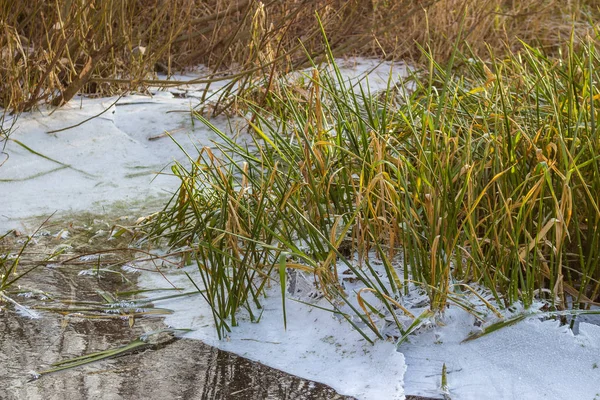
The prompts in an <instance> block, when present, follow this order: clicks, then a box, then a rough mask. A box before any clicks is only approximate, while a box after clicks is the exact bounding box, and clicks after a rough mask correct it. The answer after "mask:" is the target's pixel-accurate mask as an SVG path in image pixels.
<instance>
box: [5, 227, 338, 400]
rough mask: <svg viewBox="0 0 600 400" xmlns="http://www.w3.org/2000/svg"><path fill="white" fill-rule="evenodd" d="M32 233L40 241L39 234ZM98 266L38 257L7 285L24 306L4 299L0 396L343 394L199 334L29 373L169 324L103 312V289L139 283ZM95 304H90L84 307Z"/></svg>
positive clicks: (47, 399) (127, 272)
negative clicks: (207, 340)
mask: <svg viewBox="0 0 600 400" xmlns="http://www.w3.org/2000/svg"><path fill="white" fill-rule="evenodd" d="M51 237H52V236H47V237H46V238H51ZM48 240H49V239H46V241H48ZM38 241H40V242H41V241H44V239H43V238H38ZM53 242H54V241H53ZM41 248H42V246H41V245H32V247H30V248H29V250H28V253H29V254H32V255H33V254H35V253H36V252H38V251H40V250H41ZM44 251H45V250H44ZM28 257H29V256H28ZM66 258H67V257H63V259H66ZM106 260H107V261H108V260H109V258H107V259H106ZM90 262H91V265H90ZM86 264H87V265H86ZM100 264H101V272H100V274H99V275H96V274H94V273H93V270H94V268H97V266H98V262H97V261H94V260H89V259H88V258H83V259H79V258H77V259H76V260H73V261H72V262H69V263H67V264H66V265H58V264H56V263H50V264H49V265H41V266H40V267H39V268H38V269H36V270H35V271H34V273H32V274H30V275H29V276H28V277H25V278H23V279H22V280H21V281H20V282H19V285H18V286H14V287H13V288H12V289H11V290H10V291H9V292H7V295H9V296H10V297H11V298H12V299H14V300H15V301H17V302H18V303H19V304H20V305H21V306H23V307H27V308H21V307H19V308H14V307H12V306H11V305H10V304H7V303H0V306H2V307H3V309H2V311H1V312H0V377H2V380H3V384H2V387H1V388H0V399H3V400H13V399H14V400H21V399H28V400H38V399H39V400H53V399H56V400H63V399H69V398H71V399H103V400H105V399H128V400H136V399H140V400H142V399H143V400H146V399H223V400H225V399H273V400H275V399H290V400H291V399H307V400H308V399H345V398H347V397H344V396H341V395H338V394H337V393H336V392H335V391H334V390H333V389H331V388H329V387H327V386H325V385H323V384H321V383H317V382H314V381H310V380H306V379H302V378H299V377H296V376H293V375H290V374H287V373H284V372H282V371H279V370H276V369H273V368H269V367H267V366H265V365H263V364H260V363H256V362H252V361H249V360H247V359H244V358H242V357H239V356H237V355H235V354H233V353H230V352H226V351H222V350H219V349H217V348H215V347H211V346H208V345H206V344H204V343H202V342H200V341H197V340H190V339H176V338H173V337H167V338H166V340H164V339H163V340H159V341H157V342H151V341H149V343H148V344H147V345H144V346H141V347H139V348H138V349H136V350H134V351H130V352H125V353H123V354H122V355H121V356H120V357H118V358H112V359H107V360H103V361H97V362H94V363H90V364H86V365H83V366H80V367H76V368H71V369H66V370H63V371H58V372H54V373H50V374H48V375H43V376H41V377H39V378H38V379H37V380H31V378H32V376H33V374H34V372H35V373H40V372H42V371H44V370H46V369H49V368H52V367H51V364H53V363H57V362H60V361H63V360H68V359H72V358H74V357H79V356H84V355H89V354H92V353H95V352H99V351H104V350H108V349H115V348H119V347H120V346H124V345H127V344H128V343H131V342H132V341H133V340H135V339H136V338H137V337H139V336H140V335H143V334H145V333H148V332H154V331H157V330H159V329H163V328H165V325H164V323H163V322H162V319H161V318H146V317H139V318H135V321H134V322H135V323H134V324H133V326H132V327H131V326H130V319H129V318H128V317H123V318H119V316H118V313H119V312H118V311H117V310H115V313H116V314H117V315H110V314H105V315H102V313H101V310H102V308H101V307H97V306H96V307H91V305H92V304H96V303H103V297H101V296H100V295H99V293H100V291H102V293H109V294H113V295H114V294H115V293H117V292H119V291H124V290H130V289H135V285H133V283H134V282H135V280H136V276H137V273H135V272H132V270H131V269H127V268H124V270H122V269H120V268H114V267H113V268H112V270H113V271H115V272H120V273H122V275H120V274H118V273H109V272H102V270H103V269H105V267H107V266H106V265H104V262H101V263H100ZM24 265H26V266H27V267H29V266H30V265H31V264H28V263H24ZM81 271H83V273H82V272H81ZM127 280H130V281H131V283H128V282H127ZM77 302H82V303H77ZM83 304H87V305H86V306H84V305H83ZM157 307H158V306H157ZM91 308H95V311H93V312H92V311H90V309H91ZM49 309H62V311H49ZM120 311H121V312H125V310H120ZM137 311H140V310H137ZM32 317H36V318H32ZM110 317H117V318H110Z"/></svg>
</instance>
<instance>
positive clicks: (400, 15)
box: [0, 0, 600, 111]
mask: <svg viewBox="0 0 600 400" xmlns="http://www.w3.org/2000/svg"><path fill="white" fill-rule="evenodd" d="M594 3H595V1H594V0H522V1H520V0H519V1H517V0H490V1H479V0H370V1H365V0H350V1H345V0H270V1H269V0H264V1H262V2H261V1H257V0H209V1H206V0H54V1H46V0H30V1H26V2H24V1H14V0H0V32H1V34H0V106H1V107H3V108H5V109H11V110H15V111H22V110H28V109H31V108H32V107H35V106H36V105H37V104H39V103H40V102H44V101H46V102H52V103H53V104H54V105H61V104H62V103H64V102H66V101H68V100H69V99H70V98H71V97H72V96H73V95H75V94H76V93H79V92H83V93H87V94H98V95H106V94H114V93H122V92H124V91H127V90H140V89H143V88H144V86H145V85H148V84H149V83H150V82H152V81H153V80H155V79H156V72H162V73H167V74H168V73H171V72H173V71H177V70H181V69H184V68H188V67H191V66H194V65H197V64H200V63H202V64H206V65H209V66H210V67H212V68H213V69H215V70H223V69H228V68H231V69H237V70H241V71H244V70H252V71H253V73H256V72H258V73H259V74H261V75H268V74H271V73H272V72H273V71H275V70H276V69H277V70H286V69H289V68H291V67H296V66H299V65H302V64H303V63H305V62H306V60H307V54H309V55H310V56H312V57H315V56H318V55H319V54H320V53H321V52H322V49H323V47H322V46H323V44H322V38H321V35H320V33H319V27H318V24H317V22H316V18H315V14H316V13H318V14H319V16H320V18H321V20H322V21H323V25H324V27H325V29H326V32H327V35H328V37H329V40H330V43H331V48H332V50H333V52H334V54H335V55H336V56H344V55H348V54H361V55H369V56H380V57H381V56H383V57H386V58H395V59H412V60H413V61H418V59H419V57H420V56H421V54H422V53H421V52H420V50H419V46H420V45H423V44H425V43H427V46H429V47H430V48H431V51H432V52H433V53H434V54H435V55H436V56H437V57H438V59H440V60H442V59H444V58H445V57H448V56H449V55H450V51H451V49H452V44H453V42H454V40H455V38H456V36H457V34H458V32H459V31H460V30H461V27H462V28H464V30H465V32H466V33H467V41H468V42H469V43H470V45H471V46H472V47H473V51H474V52H475V53H476V54H481V55H483V54H488V52H487V51H486V46H488V45H489V46H490V47H491V48H492V50H493V52H494V53H499V52H501V51H503V50H505V49H506V48H509V49H511V50H513V51H514V50H515V48H516V47H518V46H519V41H518V39H523V40H525V41H527V42H529V43H532V42H537V43H538V44H539V45H540V46H542V47H543V48H544V49H546V50H547V51H557V50H559V49H561V47H562V46H563V45H564V44H565V43H566V42H567V40H566V39H567V38H568V36H569V34H570V32H571V30H572V29H573V28H575V30H576V31H577V32H578V34H581V35H583V34H585V32H586V31H588V30H590V29H593V27H594V21H597V20H598V18H597V17H598V16H599V15H600V11H599V10H598V6H597V5H595V4H594Z"/></svg>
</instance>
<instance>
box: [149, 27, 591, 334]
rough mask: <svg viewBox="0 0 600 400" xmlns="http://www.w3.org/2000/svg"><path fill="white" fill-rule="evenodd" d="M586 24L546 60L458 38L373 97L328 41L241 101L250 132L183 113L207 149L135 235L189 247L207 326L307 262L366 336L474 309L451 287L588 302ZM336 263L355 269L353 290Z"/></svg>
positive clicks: (232, 316)
mask: <svg viewBox="0 0 600 400" xmlns="http://www.w3.org/2000/svg"><path fill="white" fill-rule="evenodd" d="M596 39H597V37H596V38H587V39H575V37H574V36H572V37H571V41H570V43H569V46H568V50H567V52H566V53H564V54H562V56H561V57H555V58H553V57H549V56H547V55H546V54H545V53H544V51H543V50H541V49H540V48H536V47H532V46H529V45H527V44H525V43H523V48H522V50H521V51H520V52H517V53H510V54H509V55H508V56H507V57H503V58H494V57H492V59H491V61H485V60H483V59H481V58H478V57H477V56H476V55H474V54H473V53H472V52H468V51H467V52H465V53H463V52H459V51H458V46H455V47H454V50H455V51H454V52H453V54H452V55H451V57H450V60H449V61H448V62H447V63H445V64H438V62H436V58H435V56H434V55H433V54H431V53H427V52H425V53H424V54H425V56H426V57H427V58H428V60H429V61H428V66H427V68H426V69H424V70H422V71H420V72H418V73H415V74H413V75H412V76H411V77H410V78H409V79H407V80H405V81H403V82H399V83H397V84H395V85H392V80H391V79H390V85H389V87H388V89H387V90H386V91H384V92H383V93H377V94H375V93H370V92H369V88H368V86H364V85H363V86H361V85H359V86H355V87H352V86H350V85H349V84H348V83H347V82H346V81H345V80H344V78H343V76H342V75H341V72H340V70H339V69H338V68H337V66H336V65H335V63H334V62H333V58H332V53H331V52H329V53H328V54H329V60H328V61H329V63H328V66H329V68H326V69H317V68H316V66H314V67H315V68H314V69H313V70H312V72H311V73H307V74H306V75H305V77H304V82H305V85H304V87H298V85H299V84H298V83H297V82H296V83H295V84H285V83H282V84H280V85H278V86H277V90H272V91H270V92H269V93H268V94H267V96H266V97H265V101H264V102H263V103H261V104H260V105H258V104H256V103H250V104H248V107H249V109H250V110H252V116H251V117H248V124H249V127H250V129H251V131H252V133H253V135H254V138H255V142H254V144H253V146H248V145H243V144H239V143H237V142H235V141H234V140H233V139H231V138H230V137H229V136H228V135H226V134H225V133H222V132H220V131H219V130H218V129H217V128H216V127H214V126H213V125H212V124H211V123H210V121H208V120H206V119H204V118H203V117H202V116H200V115H197V117H198V118H199V119H200V120H201V121H202V122H204V123H205V124H206V125H207V126H209V127H210V128H211V129H213V130H214V131H215V132H216V133H217V134H218V135H219V136H220V137H221V139H222V142H221V144H219V145H218V147H219V153H217V152H214V151H211V150H210V149H208V148H203V149H199V151H198V155H194V156H193V157H192V156H190V157H189V161H190V162H189V165H184V164H176V165H175V166H174V167H173V169H172V171H173V173H174V175H176V176H177V177H179V178H180V180H181V186H180V188H179V190H178V192H177V193H176V195H175V196H174V197H173V198H172V200H171V201H170V202H169V204H167V206H166V207H165V209H164V211H163V212H161V213H159V214H157V215H156V216H155V220H154V225H152V226H151V227H150V228H151V231H150V232H151V236H152V237H154V238H166V239H168V240H169V243H170V245H171V246H173V247H178V248H181V247H183V248H186V249H189V256H188V257H189V259H190V260H193V261H194V262H196V263H197V265H198V268H199V272H200V275H201V277H202V281H203V282H202V284H203V286H204V288H203V289H205V291H204V292H202V294H203V296H204V298H205V299H206V301H208V303H209V304H210V305H211V307H212V310H213V313H214V318H215V322H216V324H217V329H218V330H219V333H220V334H223V333H225V332H227V331H229V330H230V329H231V326H235V325H236V324H237V319H236V315H237V313H238V312H239V311H240V310H241V309H245V310H247V313H248V314H249V315H250V318H251V319H253V320H259V319H260V309H261V299H262V295H263V293H264V292H265V289H266V287H268V286H269V285H270V284H271V282H272V281H276V280H277V276H279V284H281V285H283V286H285V285H286V282H285V280H286V275H285V274H284V273H282V272H283V271H285V270H286V269H297V270H299V271H302V272H304V273H308V274H312V275H313V276H314V279H315V282H316V284H317V286H318V288H319V290H320V291H321V293H322V294H323V295H324V296H325V298H327V299H328V300H329V301H330V302H331V306H332V310H333V311H334V312H336V313H339V314H340V315H341V316H343V317H344V318H345V319H346V320H347V321H349V322H350V323H351V324H352V325H353V326H354V327H355V328H356V329H357V330H358V331H359V332H360V333H361V334H362V335H363V336H364V337H365V338H367V339H368V340H372V338H374V337H382V333H381V330H380V327H378V325H377V323H376V322H375V321H374V320H373V318H372V317H373V316H376V315H378V316H384V317H388V320H393V321H394V322H393V324H395V326H396V327H397V329H398V332H399V335H401V336H402V337H403V338H404V337H406V335H407V334H408V333H410V331H411V330H412V329H414V328H415V327H416V326H418V324H419V322H420V321H422V320H423V319H424V318H426V317H428V316H430V315H432V314H435V313H443V311H444V310H445V308H446V306H447V304H448V303H449V302H453V303H455V304H456V305H458V306H460V307H463V308H466V309H467V310H468V311H471V312H474V308H473V307H472V306H470V305H469V304H465V302H464V299H463V296H461V293H464V292H465V291H467V292H471V293H473V294H474V295H475V296H476V297H478V298H479V299H480V300H482V301H483V303H484V304H485V305H486V306H487V307H488V309H489V310H490V311H493V312H494V313H495V314H496V315H500V313H499V312H498V308H504V307H507V306H510V305H511V304H514V303H515V302H522V303H523V304H524V305H525V307H529V306H530V305H531V304H532V303H533V302H534V301H537V300H542V301H544V302H546V304H548V306H549V307H550V309H551V310H562V309H565V308H569V307H571V308H580V307H583V308H586V307H589V306H590V305H592V304H598V301H599V300H600V266H599V260H600V257H599V254H598V252H599V249H600V247H599V246H598V238H599V237H600V236H599V235H598V232H599V229H600V209H599V206H598V194H599V193H600V174H599V172H600V171H598V168H599V167H598V166H599V165H600V163H599V162H598V161H599V160H598V158H599V157H600V155H599V154H600V152H599V150H600V149H599V146H600V137H599V134H598V127H597V120H598V106H599V105H600V103H599V101H600V93H599V92H598V89H597V85H596V82H597V81H598V80H599V79H600V76H599V73H598V71H600V53H599V52H598V50H597V49H596V46H595V41H596ZM409 81H411V82H412V84H413V85H414V87H413V88H412V89H411V90H408V89H407V86H406V85H407V84H408V82H409ZM355 252H356V254H357V255H358V261H356V260H354V259H353V254H355ZM398 254H399V255H401V256H402V260H403V263H404V265H403V267H402V268H399V267H398V266H397V263H396V262H395V258H394V257H395V256H396V255H398ZM374 255H375V257H377V258H379V259H380V260H381V261H382V263H383V266H384V268H383V273H378V271H376V268H375V266H374V265H373V256H374ZM340 267H343V268H344V270H346V271H345V272H349V273H351V274H352V275H353V276H354V277H355V278H356V279H357V280H358V282H359V283H360V285H361V289H360V290H358V292H357V293H355V296H356V299H357V301H354V300H353V299H352V296H349V293H346V291H345V286H344V284H343V281H342V277H341V274H340V272H341V271H339V270H338V268H340ZM278 271H279V272H280V273H279V274H277V272H278ZM409 283H416V284H417V285H419V286H420V287H421V288H422V289H423V290H424V291H425V292H426V293H427V294H428V296H429V300H430V304H429V310H428V311H426V312H425V313H423V314H422V315H421V316H418V317H415V316H413V315H412V314H410V312H409V311H408V310H407V309H406V308H404V307H403V305H402V298H403V295H405V294H406V293H407V288H408V284H409ZM473 283H476V284H479V285H483V286H485V287H486V288H487V289H488V290H489V291H490V293H491V295H492V299H487V300H486V299H484V298H483V297H482V296H481V295H480V294H479V293H478V292H477V291H476V290H475V289H473V285H472V284H473ZM492 303H493V304H492ZM282 306H283V307H284V309H285V301H284V303H283V305H282ZM406 318H409V320H412V321H413V322H412V323H409V324H406V323H405V322H402V321H403V320H406Z"/></svg>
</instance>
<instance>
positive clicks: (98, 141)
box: [0, 60, 600, 400]
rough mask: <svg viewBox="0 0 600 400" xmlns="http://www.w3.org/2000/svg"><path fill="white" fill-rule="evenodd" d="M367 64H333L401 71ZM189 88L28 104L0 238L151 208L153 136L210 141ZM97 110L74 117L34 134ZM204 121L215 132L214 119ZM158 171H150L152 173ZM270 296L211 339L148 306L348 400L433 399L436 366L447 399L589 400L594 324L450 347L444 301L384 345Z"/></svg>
mask: <svg viewBox="0 0 600 400" xmlns="http://www.w3.org/2000/svg"><path fill="white" fill-rule="evenodd" d="M377 65H378V62H377V61H374V60H357V61H355V62H352V61H347V62H346V63H345V66H344V67H343V68H344V69H343V72H344V73H345V74H348V76H352V75H360V74H363V73H365V72H367V71H369V70H371V69H373V68H377V69H376V70H375V71H373V72H371V76H370V77H369V84H370V85H371V89H372V90H373V91H376V90H381V89H383V88H385V87H386V86H387V84H388V79H387V77H388V74H389V73H390V72H391V73H392V74H393V75H394V76H395V77H397V76H398V75H402V74H405V73H406V67H405V66H403V65H392V64H389V63H384V64H381V65H379V67H377ZM189 90H190V91H191V92H193V93H192V95H190V96H189V97H188V98H181V97H178V96H174V95H173V93H172V92H156V93H155V94H154V96H153V97H148V96H140V95H131V96H127V97H123V98H121V99H119V100H118V101H116V100H117V98H104V99H87V98H78V99H75V100H73V101H71V102H70V103H69V104H68V105H67V106H65V107H63V108H61V109H58V110H51V109H46V108H42V109H41V110H39V111H35V112H31V113H27V114H23V115H21V116H20V118H19V119H18V121H17V123H16V125H15V129H14V131H13V132H12V133H11V136H10V139H9V141H8V142H7V143H6V147H5V149H4V151H5V152H6V153H7V154H8V155H9V158H8V159H7V160H6V162H5V163H4V164H3V165H2V166H0V201H1V202H2V205H3V208H2V211H0V234H1V233H3V232H5V231H7V230H10V229H19V230H22V231H24V232H27V233H28V232H31V231H32V230H33V229H35V228H36V227H37V226H36V225H33V224H32V225H29V223H28V222H27V221H28V220H29V218H30V217H34V216H48V215H50V214H52V213H53V212H55V211H58V214H62V215H68V214H69V213H78V212H90V213H95V214H100V215H102V214H106V212H107V210H109V209H111V208H114V207H115V206H117V207H118V208H119V209H120V210H125V211H126V210H132V209H136V208H139V207H141V206H144V205H149V204H155V205H160V204H161V203H162V202H163V201H164V200H165V199H167V198H168V196H169V195H170V194H171V193H172V192H173V191H174V190H175V189H176V188H177V185H178V184H179V181H178V180H177V179H176V178H174V177H172V176H170V175H169V171H170V170H169V168H168V166H169V165H171V164H172V163H173V162H174V161H175V160H179V161H182V162H183V163H184V164H185V163H186V161H185V160H186V156H185V154H183V153H182V151H181V149H180V148H179V146H178V145H177V144H176V143H174V142H173V141H172V140H171V139H170V138H169V137H168V136H165V135H163V134H164V132H165V131H168V132H169V133H170V134H171V135H172V136H173V137H174V138H175V139H176V140H177V141H178V143H179V145H181V146H182V147H183V148H184V149H185V150H186V151H188V152H189V153H190V155H194V154H195V153H196V148H200V147H203V146H213V141H215V140H218V138H217V137H216V135H214V133H212V132H211V131H210V130H209V129H208V128H206V127H204V126H202V124H200V123H198V122H196V123H193V122H192V119H191V116H190V113H189V110H190V109H191V108H192V107H194V106H196V105H197V102H198V100H197V99H196V98H195V96H194V95H193V94H194V93H195V92H197V91H198V90H199V88H190V89H189ZM107 109H108V110H107ZM105 110H107V111H106V112H104V113H103V114H102V115H99V116H98V117H97V118H93V119H91V120H89V121H88V122H85V123H83V124H81V125H80V126H77V127H75V128H72V129H67V130H63V131H59V132H55V133H48V132H50V131H55V130H59V129H62V128H65V127H70V126H74V125H76V124H78V123H80V122H82V121H84V120H87V119H89V118H90V117H93V116H96V115H98V114H100V113H102V112H103V111H105ZM212 122H213V123H214V124H215V125H216V126H218V127H219V128H222V129H223V130H224V131H226V132H227V131H228V130H229V125H228V121H227V120H226V119H225V118H217V119H215V120H213V121H212ZM151 139H153V140H151ZM159 171H164V173H163V174H159V175H158V176H157V175H156V173H157V172H159ZM183 271H186V272H189V273H190V275H191V276H192V278H194V272H195V269H194V267H193V266H190V267H186V269H184V270H175V271H163V272H165V273H166V274H167V275H168V277H169V279H170V281H171V282H173V283H176V284H177V285H178V286H180V285H181V286H189V285H190V282H189V280H188V278H187V276H186V275H185V274H183ZM163 279H164V278H163V277H162V276H161V275H158V274H151V273H149V272H144V273H143V274H142V275H141V277H140V279H139V284H140V285H141V286H142V287H146V288H156V287H164V286H165V284H164V280H163ZM349 293H350V295H352V293H353V292H352V291H351V290H350V291H349ZM280 296H281V294H280V292H279V290H278V288H274V289H273V290H271V291H270V292H269V296H268V297H267V298H266V299H265V300H264V312H263V314H262V317H261V321H260V323H258V324H257V323H251V322H249V321H245V320H243V319H242V321H241V323H240V326H238V327H234V328H233V331H232V332H231V334H230V335H229V337H228V338H227V339H225V340H218V337H217V334H216V331H215V329H214V324H213V321H212V315H211V313H210V309H209V307H208V305H207V304H206V303H205V302H204V300H202V299H201V298H199V297H197V296H196V297H193V298H183V299H182V298H179V299H172V300H168V301H165V302H163V303H161V304H160V305H161V306H164V307H166V308H170V309H173V310H174V311H175V312H174V314H173V315H171V316H169V317H168V318H167V319H166V321H165V322H166V323H167V324H169V325H172V326H173V327H176V328H193V329H194V331H193V332H191V333H190V334H188V337H191V338H195V339H200V340H202V341H204V342H206V343H208V344H210V345H213V346H216V347H219V348H221V349H224V350H228V351H232V352H234V353H237V354H240V355H242V356H245V357H248V358H250V359H253V360H257V361H260V362H262V363H264V364H267V365H269V366H272V367H275V368H279V369H282V370H284V371H286V372H290V373H293V374H296V375H298V376H301V377H304V378H309V379H314V380H317V381H320V382H323V383H326V384H328V385H330V386H332V387H334V388H335V389H336V390H338V391H339V392H340V393H342V394H347V395H352V396H355V397H357V398H359V399H402V398H404V394H405V393H408V394H420V395H426V396H431V397H440V396H441V395H442V391H441V375H442V365H444V364H445V365H446V368H447V373H448V375H447V382H448V391H449V393H450V395H451V398H452V399H515V398H519V399H539V398H548V399H589V400H599V399H600V384H599V383H598V382H600V327H599V326H597V325H593V324H589V323H585V322H582V323H580V325H579V332H578V335H574V334H573V332H572V331H571V330H569V329H568V328H567V327H564V326H559V325H558V324H557V322H555V321H540V320H538V319H536V318H529V319H527V320H525V321H523V322H521V323H519V324H517V325H514V326H510V327H506V328H504V329H501V330H500V331H498V332H494V333H492V334H490V335H486V336H484V337H482V338H480V339H477V340H475V341H471V342H468V343H462V341H463V340H464V339H465V338H466V337H467V335H468V334H469V333H470V332H471V331H472V330H473V329H477V327H476V325H475V323H474V322H475V321H474V319H473V317H472V316H471V315H470V314H468V313H466V312H465V311H463V310H460V309H458V308H457V307H454V306H451V307H450V308H449V309H448V310H447V311H446V313H445V316H444V318H443V319H441V320H440V321H439V322H441V323H443V325H442V324H439V325H431V326H429V327H428V328H427V329H425V328H424V329H422V330H421V331H420V332H419V333H418V335H413V336H411V338H410V341H409V342H407V343H404V344H402V346H401V347H400V352H397V351H396V346H395V343H393V342H392V341H386V340H379V341H376V343H375V344H374V345H371V344H369V343H368V342H367V341H366V340H364V339H363V338H362V337H361V336H360V335H359V334H358V333H357V332H356V331H354V330H353V328H352V327H351V326H350V324H348V323H347V322H346V321H344V320H343V319H339V318H337V317H335V315H333V314H332V313H330V312H327V311H324V310H320V309H318V308H314V307H309V306H307V305H305V304H302V303H299V302H294V301H288V302H287V307H288V308H287V315H288V324H287V330H286V329H284V326H283V318H282V310H281V297H280ZM411 304H412V308H410V310H411V311H414V313H415V315H417V314H418V313H419V312H420V311H421V310H422V309H423V308H422V306H416V305H415V304H418V302H413V303H411ZM411 304H407V305H408V306H411ZM322 305H323V306H325V305H326V303H324V304H322Z"/></svg>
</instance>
